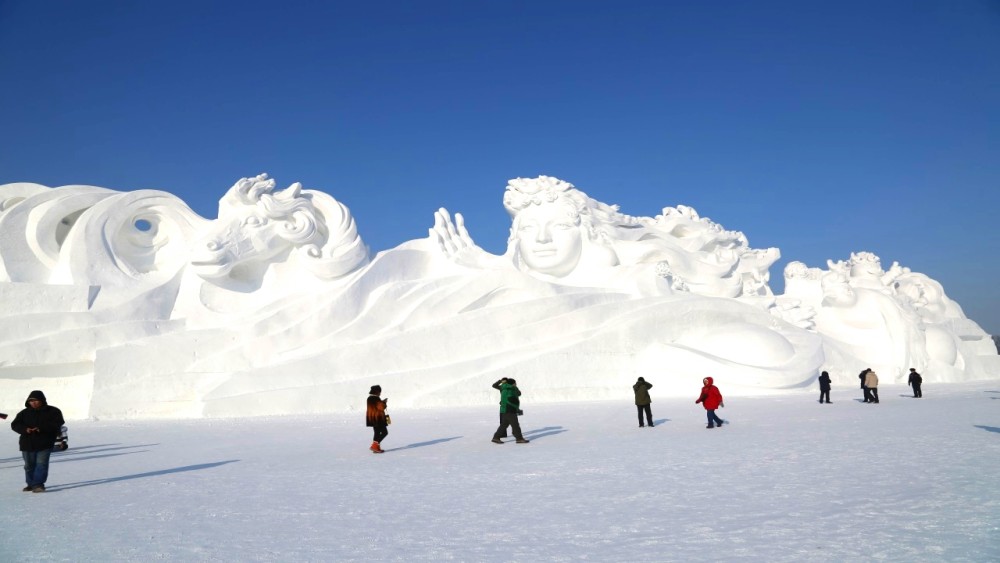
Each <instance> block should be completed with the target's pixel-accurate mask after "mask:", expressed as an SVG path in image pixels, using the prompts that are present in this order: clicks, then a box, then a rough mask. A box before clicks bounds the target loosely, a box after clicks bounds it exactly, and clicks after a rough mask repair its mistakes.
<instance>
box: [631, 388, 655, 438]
mask: <svg viewBox="0 0 1000 563" xmlns="http://www.w3.org/2000/svg"><path fill="white" fill-rule="evenodd" d="M652 388H653V384H652V383H649V382H647V381H646V380H645V379H643V378H641V377H640V378H639V380H638V381H636V382H635V385H633V386H632V391H633V392H635V410H636V411H637V412H638V414H639V428H642V427H644V426H645V424H643V423H642V413H643V412H645V413H646V422H648V423H649V427H650V428H652V427H653V411H652V409H651V408H650V406H649V405H650V403H652V402H653V400H652V399H650V398H649V390H650V389H652Z"/></svg>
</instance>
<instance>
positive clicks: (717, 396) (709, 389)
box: [695, 377, 726, 428]
mask: <svg viewBox="0 0 1000 563" xmlns="http://www.w3.org/2000/svg"><path fill="white" fill-rule="evenodd" d="M701 382H702V383H703V384H704V387H702V388H701V395H699V396H698V400H697V401H695V404H698V403H701V404H702V406H704V407H705V413H706V414H707V415H708V426H706V428H715V426H716V425H718V426H719V428H722V423H723V420H722V419H721V418H719V417H718V416H716V414H715V409H717V408H719V407H725V406H726V405H725V403H723V402H722V393H721V392H719V388H718V387H716V386H715V385H712V382H713V379H712V378H711V377H706V378H705V379H702V380H701Z"/></svg>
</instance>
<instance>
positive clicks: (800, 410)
mask: <svg viewBox="0 0 1000 563" xmlns="http://www.w3.org/2000/svg"><path fill="white" fill-rule="evenodd" d="M650 380H651V381H652V382H653V383H654V384H655V383H656V379H655V378H650ZM523 383H524V385H523V386H522V391H523V392H524V396H523V397H522V405H523V406H524V408H525V412H526V414H525V416H524V417H522V427H523V428H524V430H525V433H526V435H527V437H529V438H530V439H531V443H530V444H526V445H520V444H514V443H506V444H503V445H496V444H492V443H490V441H489V440H490V436H491V434H492V432H493V430H494V429H495V426H496V421H497V411H496V409H495V408H492V407H489V408H487V407H477V408H460V409H440V410H403V409H398V410H396V409H392V408H390V412H391V414H392V416H393V425H392V426H390V435H389V437H388V438H387V439H386V441H385V442H384V443H383V447H384V448H385V449H386V450H387V453H386V454H384V455H374V454H372V453H370V452H369V451H368V449H367V447H368V445H369V443H370V440H371V438H370V431H369V430H368V429H366V428H364V426H363V418H362V415H361V414H360V413H355V414H350V415H328V416H311V417H271V418H254V419H230V420H196V421H191V420H187V421H143V422H103V421H77V422H71V423H70V449H69V451H67V452H65V453H62V454H55V455H54V456H53V463H52V465H51V472H50V478H49V482H48V487H49V492H47V493H45V494H31V493H23V492H21V487H22V486H23V485H24V482H23V471H22V469H21V462H20V457H19V455H18V453H17V436H16V435H15V434H14V433H13V432H9V431H8V433H7V434H6V438H5V439H4V440H3V442H2V443H3V444H4V448H5V450H4V451H5V452H6V454H5V455H3V456H2V457H0V470H2V471H0V475H2V476H3V483H4V486H3V487H2V488H0V499H2V500H0V502H2V504H3V507H4V510H3V511H2V512H0V560H2V561H150V560H173V561H364V560H380V561H382V560H389V561H392V560H395V561H429V560H452V561H575V560H591V561H713V560H722V561H730V560H752V561H859V560H883V561H977V562H979V561H998V560H1000V485H998V484H1000V381H991V382H978V383H966V384H948V385H944V384H927V385H925V386H924V398H923V399H913V398H911V396H910V391H909V389H908V388H907V387H905V386H885V387H883V388H882V389H881V398H882V402H881V404H879V405H866V404H862V403H860V402H859V401H858V399H859V398H860V395H861V393H860V391H859V390H857V389H854V388H851V389H846V388H843V387H841V388H835V389H834V390H833V397H832V398H833V404H830V405H825V404H824V405H820V404H818V403H817V402H816V399H817V396H818V392H812V391H810V392H808V393H805V392H795V393H789V394H784V395H774V396H758V397H746V398H738V397H730V398H728V399H727V401H726V408H724V409H721V411H720V414H721V416H722V417H723V418H724V419H726V420H727V421H728V422H730V424H727V425H726V426H725V427H723V428H722V429H714V430H707V429H705V415H704V410H703V409H702V408H701V407H700V405H695V404H694V398H695V395H696V393H697V391H698V390H697V389H692V393H691V395H692V396H691V398H690V399H689V400H688V399H685V400H680V399H657V398H655V396H654V403H653V415H654V418H655V420H656V422H657V425H656V427H655V428H652V429H651V428H642V429H640V428H638V427H637V422H636V418H635V410H634V406H632V405H630V404H618V403H610V402H601V403H563V404H533V403H532V400H531V388H530V384H529V383H527V382H523ZM722 392H723V394H724V395H725V394H726V388H725V386H722ZM385 395H386V396H387V397H389V398H390V402H389V405H390V407H391V406H392V401H391V397H392V389H386V393H385ZM52 402H53V404H55V405H56V406H58V404H59V403H58V400H57V399H56V398H54V397H53V398H52ZM11 414H13V413H11ZM7 422H9V419H8V421H7ZM4 426H8V424H7V423H4ZM0 437H2V435H0Z"/></svg>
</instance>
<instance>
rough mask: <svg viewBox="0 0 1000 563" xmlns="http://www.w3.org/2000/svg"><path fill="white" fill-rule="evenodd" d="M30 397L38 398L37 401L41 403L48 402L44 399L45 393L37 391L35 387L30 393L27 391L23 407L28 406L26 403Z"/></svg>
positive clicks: (45, 403)
mask: <svg viewBox="0 0 1000 563" xmlns="http://www.w3.org/2000/svg"><path fill="white" fill-rule="evenodd" d="M32 399H38V400H39V401H41V402H42V404H43V405H47V404H48V402H46V401H45V393H42V392H41V391H38V390H37V389H36V390H35V391H32V392H31V393H28V398H27V399H25V400H24V406H25V407H27V406H29V405H28V401H30V400H32Z"/></svg>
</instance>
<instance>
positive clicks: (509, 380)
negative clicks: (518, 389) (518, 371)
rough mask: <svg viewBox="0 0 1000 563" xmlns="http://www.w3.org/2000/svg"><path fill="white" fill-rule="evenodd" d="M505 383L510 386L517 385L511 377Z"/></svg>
mask: <svg viewBox="0 0 1000 563" xmlns="http://www.w3.org/2000/svg"><path fill="white" fill-rule="evenodd" d="M507 383H510V384H511V385H517V381H515V380H514V378H513V377H508V378H507Z"/></svg>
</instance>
